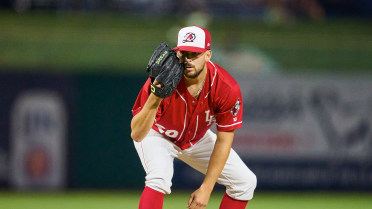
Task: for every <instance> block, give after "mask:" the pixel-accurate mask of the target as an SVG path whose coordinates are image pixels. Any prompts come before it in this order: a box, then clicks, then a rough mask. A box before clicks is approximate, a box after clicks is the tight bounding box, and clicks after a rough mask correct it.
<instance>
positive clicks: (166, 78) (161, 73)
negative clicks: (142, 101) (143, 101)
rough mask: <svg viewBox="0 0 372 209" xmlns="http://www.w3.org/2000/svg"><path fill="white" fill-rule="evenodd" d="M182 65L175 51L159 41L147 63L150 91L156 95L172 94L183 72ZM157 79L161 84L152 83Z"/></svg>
mask: <svg viewBox="0 0 372 209" xmlns="http://www.w3.org/2000/svg"><path fill="white" fill-rule="evenodd" d="M183 70H184V66H183V64H180V62H179V60H178V58H177V56H176V52H175V51H173V49H172V48H170V47H169V46H168V45H167V44H166V43H161V44H160V45H159V46H158V48H157V49H156V50H155V52H154V54H153V55H152V56H151V58H150V61H149V63H148V64H147V72H148V74H149V77H150V78H151V92H152V93H153V94H155V95H156V96H158V97H161V98H166V97H169V96H170V95H172V94H173V92H174V90H175V89H176V88H177V85H178V83H179V82H180V80H181V78H182V74H183ZM154 80H157V81H158V82H159V83H161V84H163V86H162V87H161V88H160V87H157V86H155V85H154V84H153V82H154Z"/></svg>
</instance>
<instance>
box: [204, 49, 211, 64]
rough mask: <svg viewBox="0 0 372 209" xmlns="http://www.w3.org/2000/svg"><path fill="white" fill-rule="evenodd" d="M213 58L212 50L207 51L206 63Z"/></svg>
mask: <svg viewBox="0 0 372 209" xmlns="http://www.w3.org/2000/svg"><path fill="white" fill-rule="evenodd" d="M211 58H212V50H207V51H206V52H205V61H206V62H208V61H209V60H211Z"/></svg>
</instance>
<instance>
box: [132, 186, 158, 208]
mask: <svg viewBox="0 0 372 209" xmlns="http://www.w3.org/2000/svg"><path fill="white" fill-rule="evenodd" d="M163 200H164V194H163V193H161V192H158V191H156V190H153V189H151V188H150V187H145V189H144V190H143V192H142V195H141V199H140V203H139V206H138V209H162V208H163Z"/></svg>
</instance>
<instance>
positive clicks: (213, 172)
mask: <svg viewBox="0 0 372 209" xmlns="http://www.w3.org/2000/svg"><path fill="white" fill-rule="evenodd" d="M234 133H235V132H234V130H233V131H217V141H216V144H215V145H214V149H213V152H212V155H211V158H210V161H209V165H208V170H207V173H206V175H205V178H204V181H203V183H202V185H201V186H200V188H199V189H198V190H196V191H195V192H194V193H192V194H191V197H190V199H189V202H188V205H187V206H188V208H190V209H199V208H205V207H206V206H207V203H208V201H209V197H210V195H211V193H212V190H213V188H214V185H215V184H216V181H217V179H218V177H219V176H220V174H221V172H222V170H223V168H224V167H225V164H226V161H227V158H228V157H229V154H230V150H231V145H232V142H233V139H234Z"/></svg>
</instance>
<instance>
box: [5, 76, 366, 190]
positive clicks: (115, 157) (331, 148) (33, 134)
mask: <svg viewBox="0 0 372 209" xmlns="http://www.w3.org/2000/svg"><path fill="white" fill-rule="evenodd" d="M239 79H240V80H238V81H239V83H240V86H241V89H242V94H243V97H244V109H243V111H244V121H243V123H244V125H243V128H241V129H239V130H238V131H237V132H236V139H235V141H234V144H233V147H234V149H236V151H237V152H238V153H239V154H240V155H241V157H242V158H243V160H244V161H245V162H246V163H247V165H248V166H249V167H250V168H251V169H252V170H253V171H254V172H255V173H256V174H257V176H258V188H259V189H357V190H372V160H371V159H372V152H371V150H372V108H371V107H372V91H371V89H372V79H371V78H370V77H345V76H344V77H325V76H322V77H320V76H306V77H305V76H281V77H279V76H276V77H254V78H253V77H247V78H245V77H240V78H239ZM145 80H146V77H145V76H124V75H119V74H65V75H61V74H39V73H37V74H34V73H1V74H0V98H1V100H0V112H1V117H0V126H1V129H0V187H8V188H15V189H29V188H31V189H40V188H43V189H45V188H48V189H57V190H58V189H64V188H110V189H112V188H113V189H141V188H143V184H144V176H145V173H144V171H143V169H142V167H141V165H140V161H139V159H138V157H137V153H136V152H135V149H134V147H133V144H132V140H131V139H130V120H131V107H132V105H133V103H134V101H135V99H136V96H137V93H138V91H139V89H140V88H141V86H142V84H143V83H144V82H145ZM175 168H176V171H175V176H174V182H173V183H174V184H173V185H174V187H175V188H189V189H192V188H195V187H196V186H198V184H200V182H201V180H202V176H201V175H200V174H198V173H197V172H194V171H192V169H191V168H189V167H188V166H185V165H184V164H182V163H181V162H179V161H176V164H175Z"/></svg>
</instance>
